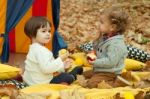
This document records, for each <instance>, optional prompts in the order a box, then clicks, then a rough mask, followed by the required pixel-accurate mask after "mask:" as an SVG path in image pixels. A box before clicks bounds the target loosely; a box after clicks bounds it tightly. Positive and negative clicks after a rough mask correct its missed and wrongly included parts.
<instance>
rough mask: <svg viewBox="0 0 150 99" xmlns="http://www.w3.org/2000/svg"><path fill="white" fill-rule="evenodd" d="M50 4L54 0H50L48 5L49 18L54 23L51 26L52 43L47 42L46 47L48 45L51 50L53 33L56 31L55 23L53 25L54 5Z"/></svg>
mask: <svg viewBox="0 0 150 99" xmlns="http://www.w3.org/2000/svg"><path fill="white" fill-rule="evenodd" d="M49 5H52V0H48V6H47V18H48V19H49V21H50V22H51V24H52V26H51V29H52V30H51V31H52V32H51V34H52V37H51V40H50V43H48V44H46V47H48V48H49V49H50V50H52V38H53V33H54V25H53V18H52V7H51V6H49Z"/></svg>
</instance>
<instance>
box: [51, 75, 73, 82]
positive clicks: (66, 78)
mask: <svg viewBox="0 0 150 99" xmlns="http://www.w3.org/2000/svg"><path fill="white" fill-rule="evenodd" d="M74 80H75V78H74V76H73V75H70V74H67V73H61V74H59V75H58V76H55V77H54V78H53V79H52V80H51V81H50V83H56V84H60V83H67V84H71V83H72V82H73V81H74Z"/></svg>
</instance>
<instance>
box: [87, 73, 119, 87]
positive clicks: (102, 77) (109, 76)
mask: <svg viewBox="0 0 150 99" xmlns="http://www.w3.org/2000/svg"><path fill="white" fill-rule="evenodd" d="M115 79H116V75H115V74H113V73H95V74H94V75H93V76H92V77H91V78H90V79H89V80H88V82H87V87H89V88H97V87H98V84H99V83H101V82H102V81H105V82H106V83H107V84H109V85H110V86H113V85H112V83H113V82H114V81H115Z"/></svg>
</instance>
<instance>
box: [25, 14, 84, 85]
mask: <svg viewBox="0 0 150 99" xmlns="http://www.w3.org/2000/svg"><path fill="white" fill-rule="evenodd" d="M24 31H25V34H26V35H27V36H28V37H29V38H30V39H31V41H32V44H31V45H30V47H29V52H28V54H27V57H26V60H25V72H24V74H23V80H24V82H25V83H26V84H28V85H33V84H46V83H67V84H70V83H72V82H73V81H74V80H75V79H76V75H77V74H81V73H82V71H83V69H82V68H81V67H78V68H75V69H74V70H72V71H71V72H70V73H68V74H67V73H63V72H64V71H65V69H67V68H69V66H70V64H71V62H70V61H68V60H66V59H67V57H68V55H69V53H66V54H63V55H61V56H59V57H58V58H56V59H54V57H53V54H52V52H51V51H49V49H47V48H46V47H45V46H44V45H45V44H46V43H48V42H49V41H50V39H51V37H52V36H51V24H50V22H49V21H48V20H47V19H46V18H44V17H32V18H30V19H29V20H28V21H27V23H26V24H25V28H24ZM55 72H62V73H60V74H59V75H58V76H55V77H54V76H53V74H54V73H55Z"/></svg>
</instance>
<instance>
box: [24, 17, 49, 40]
mask: <svg viewBox="0 0 150 99" xmlns="http://www.w3.org/2000/svg"><path fill="white" fill-rule="evenodd" d="M47 23H49V24H50V22H49V21H48V19H46V18H45V17H41V16H35V17H31V18H30V19H29V20H28V21H27V22H26V24H25V27H24V32H25V34H26V35H27V36H28V37H29V38H32V37H36V34H37V30H38V29H39V28H41V27H42V28H43V27H46V26H47ZM50 25H51V24H50Z"/></svg>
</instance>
